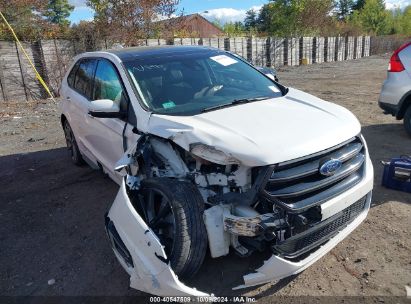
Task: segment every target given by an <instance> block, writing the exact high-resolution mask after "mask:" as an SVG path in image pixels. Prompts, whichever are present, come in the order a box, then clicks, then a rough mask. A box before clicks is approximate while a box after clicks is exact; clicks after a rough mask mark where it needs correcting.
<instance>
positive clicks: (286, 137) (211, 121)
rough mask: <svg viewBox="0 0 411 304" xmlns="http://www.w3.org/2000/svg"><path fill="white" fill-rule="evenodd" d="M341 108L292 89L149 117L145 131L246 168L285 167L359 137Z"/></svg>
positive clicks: (355, 123) (351, 117)
mask: <svg viewBox="0 0 411 304" xmlns="http://www.w3.org/2000/svg"><path fill="white" fill-rule="evenodd" d="M360 130H361V126H360V123H359V122H358V120H357V119H356V118H355V116H354V115H353V114H352V113H351V112H349V111H348V110H346V109H345V108H343V107H341V106H338V105H336V104H333V103H329V102H326V101H324V100H321V99H319V98H317V97H315V96H312V95H310V94H307V93H304V92H302V91H299V90H296V89H292V88H290V89H289V92H288V94H287V95H286V96H283V97H278V98H273V99H269V100H263V101H257V102H252V103H248V104H242V105H236V106H233V107H228V108H223V109H220V110H216V111H211V112H207V113H203V114H199V115H195V116H168V115H156V114H153V115H152V116H151V118H150V120H149V126H148V130H147V131H148V132H149V133H152V134H154V135H157V136H160V137H163V138H169V139H171V140H173V141H174V142H175V143H176V144H178V145H179V146H181V147H182V148H184V149H186V150H187V151H189V149H190V144H195V143H203V144H206V145H209V146H212V147H214V148H215V149H217V150H220V151H223V152H225V153H226V154H227V155H229V156H232V157H234V158H236V159H238V160H239V161H240V162H241V163H242V164H243V165H246V166H250V167H251V166H263V165H269V164H275V163H279V162H284V161H288V160H292V159H296V158H299V157H303V156H306V155H309V154H312V153H316V152H319V151H321V150H325V149H327V148H330V147H332V146H335V145H338V144H340V143H341V142H344V141H346V140H348V139H350V138H352V137H354V136H356V135H357V134H359V133H360Z"/></svg>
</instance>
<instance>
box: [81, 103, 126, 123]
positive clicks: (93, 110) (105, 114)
mask: <svg viewBox="0 0 411 304" xmlns="http://www.w3.org/2000/svg"><path fill="white" fill-rule="evenodd" d="M88 113H89V114H90V115H91V116H93V117H99V118H122V117H125V113H124V112H120V107H119V106H118V105H117V104H116V103H115V102H114V101H112V100H110V99H99V100H93V101H92V102H90V106H89V112H88Z"/></svg>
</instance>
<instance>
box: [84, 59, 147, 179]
mask: <svg viewBox="0 0 411 304" xmlns="http://www.w3.org/2000/svg"><path fill="white" fill-rule="evenodd" d="M92 98H93V100H101V99H110V100H112V101H114V102H115V103H117V104H118V105H119V107H120V110H121V111H122V112H125V113H127V117H125V118H124V119H120V118H97V117H92V116H90V115H87V116H86V126H87V130H85V137H86V142H87V143H88V145H89V149H90V150H91V151H92V153H93V154H94V155H95V157H96V158H97V159H98V161H99V162H100V164H101V165H102V166H103V168H104V170H105V171H106V172H107V173H108V174H109V175H110V176H111V177H112V178H113V179H114V180H115V181H116V182H120V181H121V176H120V175H118V174H117V173H116V172H114V167H115V164H116V163H117V161H118V160H119V159H120V158H121V157H122V156H123V154H124V151H125V149H126V148H127V143H126V142H124V138H128V139H129V140H130V141H133V140H135V141H136V140H137V139H138V137H139V136H138V135H137V134H134V133H133V131H132V130H133V127H134V125H135V124H136V123H135V119H134V117H135V116H134V115H133V114H134V111H133V110H132V109H131V108H130V107H131V104H130V102H129V96H128V94H127V92H126V90H125V87H124V85H123V82H122V80H121V77H120V75H119V73H118V71H117V68H116V67H115V65H114V64H113V63H112V62H111V61H109V60H108V59H105V58H99V59H98V61H97V67H96V72H95V76H94V85H93V91H92ZM123 135H124V136H123Z"/></svg>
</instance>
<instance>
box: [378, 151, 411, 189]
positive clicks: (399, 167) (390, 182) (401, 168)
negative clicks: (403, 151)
mask: <svg viewBox="0 0 411 304" xmlns="http://www.w3.org/2000/svg"><path fill="white" fill-rule="evenodd" d="M383 164H384V174H383V176H382V185H383V186H385V187H387V188H390V189H395V190H400V191H404V192H409V193H411V157H410V156H401V157H398V158H393V159H391V161H390V162H387V163H383Z"/></svg>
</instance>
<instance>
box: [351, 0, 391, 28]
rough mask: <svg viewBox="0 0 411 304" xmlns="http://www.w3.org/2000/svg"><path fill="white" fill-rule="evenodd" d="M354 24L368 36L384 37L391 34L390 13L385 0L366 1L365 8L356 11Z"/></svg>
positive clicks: (353, 18) (353, 17)
mask: <svg viewBox="0 0 411 304" xmlns="http://www.w3.org/2000/svg"><path fill="white" fill-rule="evenodd" d="M352 22H353V23H354V24H355V25H358V26H360V27H361V28H362V29H363V30H364V32H366V33H367V34H376V35H384V34H388V33H389V22H390V13H389V12H388V11H387V10H386V9H385V3H384V0H365V4H364V7H363V8H362V9H360V10H356V11H354V14H353V16H352Z"/></svg>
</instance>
